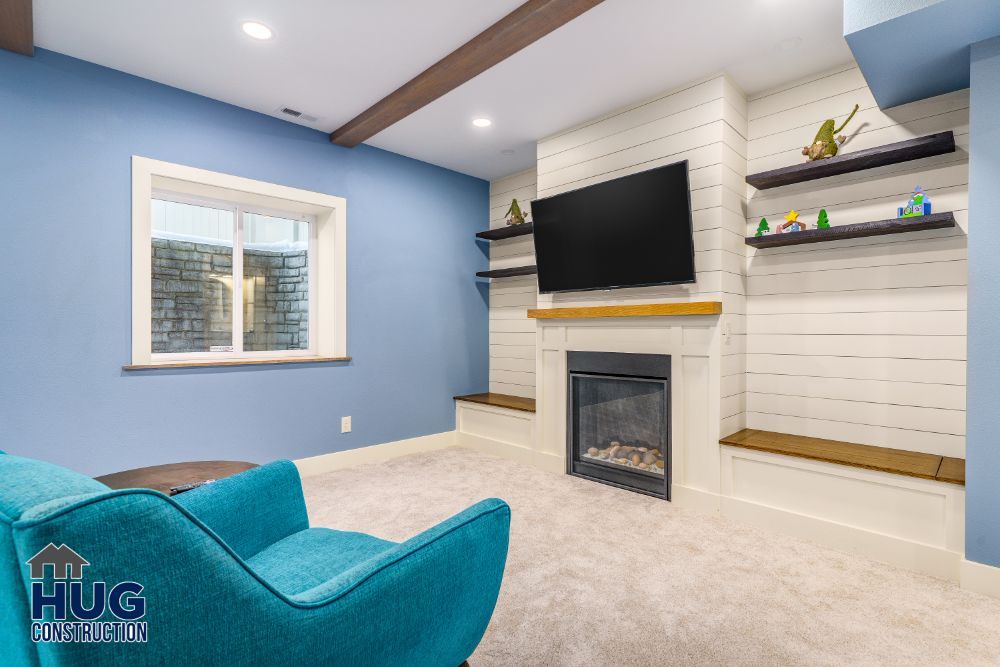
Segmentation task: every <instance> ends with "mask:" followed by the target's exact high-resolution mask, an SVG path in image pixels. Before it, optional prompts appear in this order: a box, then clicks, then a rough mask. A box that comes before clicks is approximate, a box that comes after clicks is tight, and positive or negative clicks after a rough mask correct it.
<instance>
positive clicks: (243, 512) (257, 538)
mask: <svg viewBox="0 0 1000 667" xmlns="http://www.w3.org/2000/svg"><path fill="white" fill-rule="evenodd" d="M173 499H174V501H176V502H177V504H178V505H180V506H181V507H183V508H184V509H186V510H188V511H189V512H191V514H193V515H195V516H196V517H198V519H199V520H200V521H201V522H202V523H204V524H205V525H206V526H208V527H209V528H211V529H212V530H213V531H214V532H215V534H216V535H218V536H219V537H220V538H221V539H222V541H223V542H225V543H226V544H227V545H229V547H230V548H231V549H232V550H233V551H235V552H236V554H237V555H239V556H240V558H244V559H246V558H250V557H251V556H253V555H255V554H257V553H259V552H260V551H261V550H262V549H264V548H266V547H268V546H270V545H272V544H274V543H275V542H277V541H278V540H280V539H283V538H285V537H288V536H289V535H292V534H293V533H297V532H299V531H300V530H305V529H306V528H308V527H309V518H308V516H307V514H306V503H305V500H304V498H303V497H302V482H301V480H300V478H299V471H298V468H296V467H295V464H294V463H292V462H291V461H274V462H272V463H268V464H265V465H262V466H260V467H258V468H252V469H250V470H247V471H246V472H241V473H239V474H238V475H233V476H232V477H226V478H224V479H220V480H218V481H216V482H212V483H211V484H205V485H203V486H200V487H198V488H196V489H193V490H191V491H187V492H185V493H181V494H179V495H177V496H174V497H173Z"/></svg>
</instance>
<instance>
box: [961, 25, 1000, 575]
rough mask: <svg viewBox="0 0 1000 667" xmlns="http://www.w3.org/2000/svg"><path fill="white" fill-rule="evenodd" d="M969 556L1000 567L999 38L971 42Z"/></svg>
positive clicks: (967, 487) (967, 529) (967, 490)
mask: <svg viewBox="0 0 1000 667" xmlns="http://www.w3.org/2000/svg"><path fill="white" fill-rule="evenodd" d="M971 98H972V99H971V102H972V103H971V109H970V130H971V132H970V139H971V145H970V149H969V214H970V217H971V218H972V220H971V221H970V224H969V230H970V231H969V388H968V392H969V394H968V395H969V399H968V428H967V433H968V436H967V444H966V460H967V465H966V478H967V479H966V508H965V549H966V558H968V559H969V560H974V561H977V562H980V563H986V564H987V565H994V566H997V567H1000V438H998V437H997V434H998V433H1000V409H998V407H997V405H998V399H1000V234H998V233H997V220H996V214H995V210H996V202H997V193H998V190H1000V187H998V186H1000V115H998V110H1000V38H994V39H991V40H988V41H985V42H981V43H979V44H974V45H973V46H972V91H971Z"/></svg>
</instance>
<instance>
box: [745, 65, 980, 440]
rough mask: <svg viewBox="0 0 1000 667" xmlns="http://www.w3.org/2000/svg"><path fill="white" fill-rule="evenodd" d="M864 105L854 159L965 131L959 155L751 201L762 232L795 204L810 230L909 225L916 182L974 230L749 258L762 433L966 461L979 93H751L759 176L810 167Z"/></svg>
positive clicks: (852, 80) (750, 359) (751, 337)
mask: <svg viewBox="0 0 1000 667" xmlns="http://www.w3.org/2000/svg"><path fill="white" fill-rule="evenodd" d="M855 103H858V104H860V105H861V110H860V111H859V112H858V114H857V115H856V116H855V118H854V120H853V121H852V122H851V124H850V125H849V126H848V127H847V129H846V131H845V132H844V134H846V135H848V136H849V137H850V139H849V141H848V143H847V144H846V145H845V146H844V148H843V149H842V150H844V151H856V150H861V149H864V148H870V147H873V146H878V145H882V144H887V143H891V142H894V141H901V140H904V139H908V138H912V137H917V136H921V135H925V134H930V133H933V132H941V131H944V130H953V131H954V132H955V139H956V143H957V144H958V146H959V150H958V152H956V153H954V154H950V155H942V156H938V157H934V158H928V159H925V160H920V161H917V162H911V163H904V164H899V165H892V166H889V167H883V168H880V169H876V170H870V171H865V172H860V173H855V174H846V175H844V176H839V177H834V178H829V179H824V180H820V181H813V182H809V183H801V184H797V185H791V186H785V187H781V188H776V189H773V190H767V191H754V190H753V189H751V190H750V198H749V203H748V215H747V221H746V222H747V225H746V232H747V234H748V235H749V234H753V233H754V232H755V231H756V228H757V223H758V221H759V220H760V218H761V217H762V216H765V217H767V218H768V220H769V221H770V222H771V226H772V229H773V228H774V224H775V223H778V222H784V218H783V216H784V214H785V213H787V212H788V211H789V209H792V208H795V209H796V210H798V211H799V212H800V214H801V219H802V220H804V221H806V222H807V223H808V224H809V226H810V227H813V226H814V225H815V222H816V218H817V215H818V213H819V209H820V208H826V210H827V211H828V213H829V216H830V224H831V225H843V224H850V223H856V222H864V221H868V220H882V219H886V218H894V217H896V207H897V206H900V205H903V204H905V202H906V200H907V199H908V198H909V196H910V194H911V192H912V191H913V187H914V186H915V185H922V186H923V187H924V189H925V190H926V191H927V193H928V195H929V196H930V198H931V200H932V202H933V206H934V210H935V212H941V211H954V213H955V217H956V218H957V220H958V223H959V226H960V229H957V228H956V229H946V230H934V231H926V232H920V233H915V234H903V235H897V236H881V237H872V238H867V239H855V240H845V241H836V242H830V243H823V244H816V245H803V246H791V247H786V248H771V249H764V250H756V251H755V250H753V249H751V248H749V247H748V248H747V253H748V264H747V266H748V268H747V295H748V296H747V332H748V340H747V353H748V354H747V395H746V396H747V422H748V426H749V427H751V428H760V429H765V430H773V431H782V432H787V433H796V434H802V435H810V436H817V437H823V438H834V439H838V440H847V441H851V442H860V443H866V444H873V445H881V446H887V447H898V448H901V449H909V450H917V451H924V452H929V453H934V454H942V455H948V456H959V457H961V456H964V453H965V360H966V338H965V334H966V312H965V311H966V285H967V266H966V246H967V243H966V231H967V223H968V132H969V129H968V123H969V109H968V107H969V95H968V91H959V92H956V93H950V94H947V95H942V96H940V97H936V98H932V99H928V100H924V101H920V102H914V103H912V104H907V105H904V106H900V107H896V108H894V109H889V110H886V111H881V110H879V108H878V107H877V105H876V104H875V101H874V99H873V97H872V95H871V93H870V91H869V90H868V87H867V86H866V84H865V81H864V78H863V77H862V75H861V72H860V71H859V70H858V68H857V67H856V66H855V65H853V64H852V65H845V66H844V67H841V68H837V69H836V70H833V71H830V72H826V73H823V74H821V75H817V76H814V77H811V78H809V79H806V80H802V81H798V82H795V83H792V84H789V85H786V86H782V87H781V88H779V89H777V90H773V91H770V92H767V93H764V94H761V95H756V96H753V97H751V99H750V101H749V104H748V107H747V108H748V118H749V135H748V138H749V142H748V160H749V164H748V171H749V172H750V173H755V172H760V171H765V170H768V169H774V168H777V167H782V166H787V165H790V164H796V163H799V162H801V161H802V160H803V159H804V158H803V156H802V155H801V154H800V151H801V149H802V146H803V145H805V144H806V143H809V142H810V141H811V139H812V137H813V135H814V134H815V132H816V129H817V128H818V127H819V125H820V124H821V123H822V122H823V120H824V119H826V118H830V117H834V118H836V119H838V123H839V122H840V121H841V120H842V119H843V118H844V117H845V116H846V115H847V113H849V112H850V110H851V108H852V107H853V105H854V104H855Z"/></svg>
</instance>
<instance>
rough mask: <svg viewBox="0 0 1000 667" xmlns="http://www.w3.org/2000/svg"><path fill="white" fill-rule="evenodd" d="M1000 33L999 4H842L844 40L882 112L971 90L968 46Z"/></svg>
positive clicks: (906, 0) (963, 0) (883, 0)
mask: <svg viewBox="0 0 1000 667" xmlns="http://www.w3.org/2000/svg"><path fill="white" fill-rule="evenodd" d="M998 34H1000V1H998V0H936V1H934V2H930V1H928V0H891V1H888V0H844V37H845V38H846V39H847V43H848V45H849V46H850V47H851V51H852V53H853V54H854V59H855V60H857V61H858V66H859V67H860V68H861V72H862V73H863V74H864V75H865V80H866V81H867V82H868V86H869V88H871V91H872V94H873V95H874V96H875V100H876V101H877V102H878V105H879V107H880V108H882V109H886V108H889V107H894V106H897V105H899V104H905V103H907V102H913V101H914V100H922V99H925V98H928V97H934V96H935V95H942V94H944V93H950V92H952V91H955V90H962V89H963V88H968V87H969V45H970V44H972V43H975V42H979V41H982V40H985V39H988V38H990V37H993V36H995V35H998Z"/></svg>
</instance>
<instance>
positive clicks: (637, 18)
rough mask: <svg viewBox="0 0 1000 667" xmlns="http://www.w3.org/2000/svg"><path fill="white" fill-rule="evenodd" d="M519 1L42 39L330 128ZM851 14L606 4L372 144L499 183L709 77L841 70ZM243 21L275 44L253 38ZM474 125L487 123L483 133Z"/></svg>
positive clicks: (73, 11) (785, 76)
mask: <svg viewBox="0 0 1000 667" xmlns="http://www.w3.org/2000/svg"><path fill="white" fill-rule="evenodd" d="M522 2H523V0H480V1H477V2H469V0H420V1H419V2H413V1H412V0H294V1H290V0H284V1H279V0H211V1H210V2H205V1H204V0H144V1H142V2H136V0H101V1H100V2H79V0H35V43H36V44H37V45H38V46H41V47H42V48H46V49H51V50H53V51H59V52H61V53H65V54H68V55H71V56H75V57H77V58H82V59H84V60H89V61H91V62H95V63H98V64H101V65H105V66H108V67H112V68H114V69H118V70H122V71H125V72H129V73H131V74H136V75H138V76H141V77H145V78H147V79H152V80H154V81H160V82H162V83H165V84H168V85H171V86H176V87H178V88H183V89H185V90H189V91H192V92H195V93H200V94H202V95H206V96H208V97H212V98H215V99H219V100H223V101H225V102H229V103H231V104H235V105H238V106H241V107H245V108H248V109H253V110H255V111H260V112H262V113H267V114H271V115H276V116H279V115H280V114H278V113H277V109H279V108H281V107H285V106H287V107H292V108H294V109H298V110H300V111H302V112H304V113H306V114H310V115H313V116H316V117H318V120H317V121H316V122H311V123H310V122H302V123H301V124H303V125H308V126H310V127H315V128H317V129H321V130H324V131H332V130H333V129H335V128H337V127H339V126H340V125H342V124H343V123H345V122H347V121H348V120H350V119H351V118H353V117H354V116H356V115H357V114H358V113H360V112H362V111H364V110H365V109H366V108H368V107H369V106H371V105H372V104H374V103H375V102H377V101H378V100H379V99H381V98H382V97H384V96H385V95H387V94H388V93H390V92H392V91H393V90H395V89H396V88H397V87H399V86H400V85H402V84H403V83H405V82H406V81H408V80H409V79H411V78H412V77H413V76H415V75H416V74H418V73H419V72H420V71H422V70H423V69H425V68H427V67H428V66H430V65H431V64H433V63H434V62H436V61H437V60H439V59H440V58H442V57H443V56H445V55H447V54H448V53H450V52H451V51H452V50H454V49H455V48H457V47H458V46H460V45H461V44H463V43H464V42H466V41H468V40H469V39H471V38H472V37H474V36H475V35H476V34H478V33H479V32H481V31H482V30H483V29H485V28H486V27H487V26H489V25H490V24H492V23H494V22H495V21H497V20H498V19H500V18H502V17H503V16H505V15H506V14H507V13H509V12H510V11H511V10H513V9H514V8H515V7H517V6H518V5H520V4H521V3H522ZM842 11H843V8H842V0H808V1H803V0H698V1H697V2H693V1H692V0H605V2H604V3H602V4H601V5H598V6H597V7H596V8H594V9H592V10H591V11H589V12H587V13H586V14H584V15H583V16H581V17H579V18H577V19H575V20H574V21H572V22H571V23H569V24H567V25H565V26H563V27H562V28H560V29H559V30H557V31H555V32H553V33H551V34H549V35H548V36H546V37H544V38H542V39H541V40H539V41H538V42H536V43H534V44H532V45H531V46H529V47H528V48H526V49H524V50H523V51H521V52H519V53H517V54H515V55H514V56H512V57H511V58H509V59H507V60H506V61H504V62H502V63H500V64H499V65H497V66H496V67H494V68H493V69H491V70H489V71H487V72H485V73H483V74H481V75H480V76H478V77H476V78H475V79H473V80H472V81H470V82H468V83H466V84H465V85H463V86H461V87H459V88H458V89H456V90H454V91H452V92H451V93H449V94H448V95H445V96H444V97H442V98H440V99H439V100H437V101H435V102H433V103H431V104H430V105H428V106H426V107H424V108H423V109H421V110H420V111H418V112H416V113H415V114H413V115H411V116H409V117H408V118H405V119H403V120H402V121H400V122H399V123H397V124H396V125H394V126H393V127H390V128H388V129H387V130H385V131H383V132H381V133H380V134H378V135H376V136H375V137H373V138H372V139H371V140H369V141H368V143H369V144H372V145H374V146H378V147H380V148H384V149H386V150H390V151H394V152H397V153H401V154H403V155H408V156H411V157H414V158H417V159H420V160H425V161H427V162H431V163H433V164H437V165H441V166H444V167H448V168H451V169H455V170H457V171H460V172H464V173H467V174H472V175H474V176H480V177H482V178H487V179H491V178H496V177H499V176H504V175H507V174H510V173H513V172H516V171H520V170H522V169H526V168H528V167H530V166H531V165H532V164H533V163H534V161H535V141H537V140H538V139H541V138H543V137H546V136H549V135H551V134H554V133H556V132H559V131H561V130H563V129H566V128H568V127H572V126H574V125H577V124H579V123H582V122H584V121H587V120H589V119H591V118H594V117H597V116H600V115H602V114H604V113H607V112H609V111H613V110H615V109H618V108H620V107H623V106H626V105H628V104H631V103H633V102H636V101H639V100H642V99H644V98H648V97H651V96H653V95H655V94H656V93H658V92H660V91H664V90H668V89H670V88H673V87H676V86H679V85H681V84H683V83H685V82H687V81H690V80H693V79H696V78H698V77H701V76H704V75H707V74H710V73H714V72H718V71H726V72H728V73H729V74H730V75H732V77H733V78H734V80H735V81H736V82H737V83H738V84H739V85H741V86H742V87H743V88H744V90H746V91H747V92H748V93H755V92H759V91H762V90H766V89H768V88H770V87H772V86H775V85H778V84H781V83H783V82H787V81H792V80H794V79H797V78H799V77H802V76H805V75H807V74H811V73H813V72H817V71H821V70H823V69H827V68H830V67H833V66H835V65H839V64H841V63H844V62H846V61H848V60H850V58H851V54H850V51H849V50H848V48H847V45H846V43H845V41H844V39H843V36H842ZM245 20H256V21H260V22H262V23H265V24H266V25H268V26H270V27H271V28H272V29H273V30H274V33H275V37H274V39H272V40H270V41H268V42H259V41H256V40H253V39H250V38H249V37H247V36H246V35H244V34H243V33H242V32H241V31H240V23H241V22H242V21H245ZM478 116H485V117H488V118H491V119H492V120H493V126H492V127H490V128H487V129H478V128H474V127H473V126H472V124H471V120H472V118H475V117H478ZM285 118H287V117H285ZM505 150H507V151H509V150H513V151H514V153H513V155H504V154H502V151H505Z"/></svg>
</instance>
